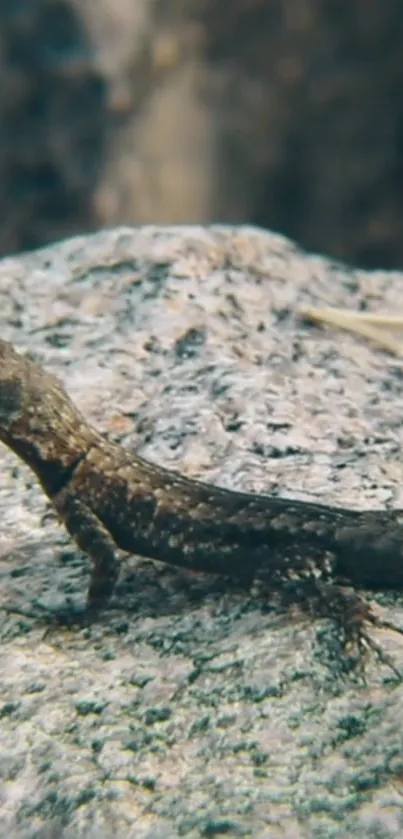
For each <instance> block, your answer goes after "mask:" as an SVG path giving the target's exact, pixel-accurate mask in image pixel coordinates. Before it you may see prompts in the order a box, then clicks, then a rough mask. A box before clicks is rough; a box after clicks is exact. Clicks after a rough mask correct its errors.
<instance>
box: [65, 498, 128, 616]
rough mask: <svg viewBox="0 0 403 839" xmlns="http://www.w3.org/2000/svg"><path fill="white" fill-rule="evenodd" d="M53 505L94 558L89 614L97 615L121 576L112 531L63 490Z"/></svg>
mask: <svg viewBox="0 0 403 839" xmlns="http://www.w3.org/2000/svg"><path fill="white" fill-rule="evenodd" d="M53 504H54V507H55V509H56V510H57V512H58V514H59V516H60V518H61V519H62V521H63V523H64V524H65V526H66V528H67V530H68V531H69V533H70V534H71V536H72V537H73V539H74V540H75V542H76V543H77V545H78V546H79V548H81V550H82V551H85V552H86V553H87V554H88V555H89V556H90V558H91V561H92V570H91V579H90V584H89V588H88V594H87V611H88V613H89V614H94V613H95V612H98V611H99V610H100V609H102V608H103V606H105V605H106V603H107V601H108V600H109V598H110V597H111V595H112V593H113V590H114V588H115V584H116V581H117V578H118V575H119V558H118V552H117V548H116V545H115V542H114V541H113V539H112V537H111V535H110V533H109V531H108V530H107V529H106V527H105V526H104V525H103V524H102V522H101V521H100V519H99V518H98V517H97V516H96V515H95V513H93V512H92V510H91V509H90V508H89V507H88V506H87V505H86V503H85V501H82V500H81V499H80V498H77V497H76V496H74V495H73V494H72V493H71V491H69V490H66V489H65V490H63V491H62V492H60V493H59V495H57V496H56V497H55V498H54V499H53Z"/></svg>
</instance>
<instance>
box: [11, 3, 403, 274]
mask: <svg viewBox="0 0 403 839" xmlns="http://www.w3.org/2000/svg"><path fill="white" fill-rule="evenodd" d="M402 43H403V6H402V4H401V3H399V2H398V0H388V2H387V3H385V2H381V0H355V2H354V3H352V2H351V0H98V2H96V3H94V2H93V0H0V61H1V85H0V209H1V224H0V251H1V253H3V254H5V253H9V252H11V251H19V250H23V249H27V248H33V247H36V246H39V245H42V244H45V243H47V242H49V241H52V240H54V239H59V238H62V237H65V236H70V235H71V234H72V233H74V232H84V231H89V230H91V229H94V228H97V227H100V226H111V225H116V224H120V223H134V224H143V223H148V222H152V223H176V222H199V221H200V222H202V223H206V222H209V221H217V220H219V221H222V222H226V221H228V222H245V221H246V222H251V223H254V224H259V225H261V226H263V227H268V228H271V229H274V230H278V231H281V232H282V233H284V234H287V235H288V236H291V237H293V238H294V239H296V240H297V241H298V242H299V243H300V244H301V245H303V246H304V247H305V248H307V249H313V250H317V251H321V252H323V253H326V254H328V255H333V256H335V257H339V258H342V259H344V260H347V261H350V262H354V263H357V264H360V265H365V266H373V267H378V266H382V267H394V266H400V267H401V266H402V264H403V235H402V233H403V222H402V218H403V189H402V181H403V95H402V90H403V60H402Z"/></svg>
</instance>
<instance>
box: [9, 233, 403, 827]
mask: <svg viewBox="0 0 403 839" xmlns="http://www.w3.org/2000/svg"><path fill="white" fill-rule="evenodd" d="M303 305H335V306H345V307H347V308H354V309H360V308H363V307H366V308H368V309H369V310H371V311H387V312H395V311H396V310H397V309H400V310H402V309H403V276H402V275H400V274H398V273H395V274H391V273H390V274H388V273H387V272H376V273H366V272H364V271H358V270H357V271H354V270H349V269H347V268H345V267H344V266H342V265H338V264H335V263H331V262H329V261H327V260H325V259H322V258H319V257H316V256H309V255H307V254H304V253H303V252H302V251H299V250H298V249H297V248H296V247H295V246H294V245H293V244H292V243H291V242H289V241H287V240H286V239H284V238H282V237H280V236H277V235H272V234H269V233H264V232H261V231H259V230H257V229H253V228H241V227H239V228H225V227H218V226H217V227H212V228H201V227H182V228H165V229H164V228H157V227H148V228H144V229H136V230H135V229H130V228H120V229H116V230H111V231H109V232H101V233H99V234H96V235H93V236H88V237H80V238H76V239H71V240H69V241H65V242H61V243H59V244H57V245H55V246H53V247H51V248H48V249H46V250H43V251H40V252H37V253H31V254H27V255H25V256H23V257H15V258H10V259H7V260H3V262H2V263H1V264H0V306H1V313H2V314H1V323H2V327H1V334H2V337H3V338H5V339H8V340H12V341H13V342H14V343H15V345H16V346H17V347H18V348H20V349H21V350H30V351H32V352H34V353H35V355H36V356H37V357H38V359H39V360H40V361H41V362H42V363H43V364H44V365H46V366H47V367H48V368H49V369H51V370H53V371H54V372H56V373H57V374H58V375H59V376H60V377H61V378H62V379H63V381H64V383H65V385H66V387H67V389H68V391H69V392H70V394H71V395H72V397H73V398H74V400H75V401H76V403H77V405H78V406H79V407H80V409H81V410H82V412H83V413H84V414H85V415H86V417H87V418H88V419H89V420H90V421H91V422H92V423H93V424H95V425H96V426H97V427H98V428H99V429H101V430H102V431H103V432H104V433H105V434H107V435H109V436H110V437H111V438H113V439H116V440H119V441H120V442H122V443H123V444H124V445H126V446H128V447H134V446H135V447H136V448H137V449H139V450H140V452H141V453H142V454H143V455H144V456H146V457H148V458H150V459H153V460H156V461H158V462H160V463H164V464H166V465H169V466H171V467H174V468H177V469H179V470H181V471H183V472H186V473H187V474H189V475H193V476H198V477H200V478H202V479H203V478H206V479H209V480H211V481H214V482H216V483H221V484H223V485H227V486H230V487H236V488H242V489H248V490H260V491H262V490H264V491H268V492H277V493H278V492H281V493H284V494H288V495H294V496H297V497H299V498H309V499H320V500H323V501H326V502H328V503H334V504H339V505H346V506H357V507H378V506H383V505H389V504H391V505H394V506H399V507H403V493H402V489H401V469H402V465H401V451H402V442H403V441H402V437H403V429H402V422H401V417H402V414H403V378H402V362H401V361H400V360H398V359H395V358H392V357H390V356H388V355H387V354H386V353H383V352H381V351H380V350H378V349H376V348H373V347H371V346H370V345H369V344H368V343H366V342H365V341H361V340H358V339H357V338H354V337H352V336H350V335H347V334H343V333H339V332H337V331H335V330H331V329H328V330H324V331H322V330H320V329H318V328H316V327H309V326H307V325H306V324H304V323H303V322H302V321H301V319H300V318H299V317H298V309H299V307H300V306H303ZM0 460H1V470H0V511H1V517H2V528H1V535H0V573H1V587H0V637H1V645H0V685H1V704H0V718H1V722H0V730H1V736H0V774H1V778H2V781H1V787H0V824H1V825H2V828H1V829H2V830H3V834H1V835H4V836H7V837H8V836H12V837H14V836H16V837H20V836H21V837H24V839H27V837H32V839H33V837H52V836H54V837H56V836H57V837H59V836H64V837H74V839H76V837H86V839H87V838H88V837H94V839H95V837H112V836H114V837H117V839H121V837H122V839H126V837H133V839H134V837H136V839H146V837H147V839H157V837H164V839H170V837H179V836H186V837H190V839H198V837H206V836H221V835H227V836H234V837H237V836H250V837H253V839H266V837H267V839H271V837H275V839H277V837H279V839H280V837H290V838H291V837H292V839H308V837H309V839H311V837H318V839H319V837H324V836H326V837H331V839H344V837H346V838H347V837H349V839H350V837H362V839H364V837H365V839H375V837H379V836H382V837H387V838H388V839H389V837H398V836H401V834H402V827H403V810H402V803H401V790H400V785H401V777H402V768H403V767H402V746H403V742H402V739H403V735H402V710H401V708H402V693H403V688H402V686H399V685H398V684H397V683H396V680H395V679H394V678H393V675H392V674H391V673H390V671H389V670H388V669H387V668H385V667H383V666H382V665H380V664H379V663H378V662H377V661H376V660H375V658H374V657H373V656H371V657H370V659H369V661H368V666H367V670H366V683H363V682H362V681H360V679H359V678H358V677H357V676H356V675H354V674H353V673H344V672H343V668H342V667H341V666H340V662H339V660H338V656H337V648H336V647H335V644H334V638H333V636H332V633H331V627H330V626H329V622H327V621H316V622H314V621H309V620H307V619H306V618H302V616H300V615H299V614H298V612H297V610H296V611H295V613H294V612H293V613H292V614H284V613H283V612H281V611H279V610H278V609H277V608H276V607H275V606H274V605H273V604H271V603H270V602H267V603H262V602H260V601H257V599H256V598H254V597H253V595H252V594H248V593H245V592H242V591H239V590H237V589H236V588H234V587H231V585H230V584H228V583H227V581H222V580H219V581H217V580H216V579H213V578H210V577H207V576H204V575H201V574H190V573H188V574H187V573H185V572H183V571H179V570H176V569H172V568H168V567H167V566H164V565H161V564H156V563H152V562H148V561H146V560H140V559H138V558H136V557H129V558H127V559H126V558H125V559H124V560H123V563H122V573H121V580H120V584H119V586H118V589H117V592H116V596H115V597H114V599H113V601H112V603H111V606H110V608H109V609H108V610H107V611H106V612H105V613H104V614H103V615H102V619H100V620H99V622H98V623H97V624H96V625H94V626H93V627H91V629H87V630H78V629H73V630H66V629H60V628H56V627H53V626H51V627H50V628H49V625H48V622H49V619H50V618H51V616H52V614H53V610H54V609H55V608H57V607H58V606H60V604H61V603H64V602H65V601H66V599H68V598H70V599H71V600H73V601H76V600H77V601H79V600H81V599H82V598H84V596H85V591H86V586H87V582H88V566H87V560H86V558H85V557H83V556H82V555H81V554H79V552H78V551H77V550H76V549H75V546H74V545H73V544H72V542H71V541H70V539H69V538H68V536H67V534H66V533H65V532H64V530H63V529H62V528H60V526H59V525H58V523H57V521H56V520H55V518H54V516H53V514H52V513H51V511H50V510H49V508H48V506H47V504H46V501H45V499H44V497H43V495H42V494H41V492H40V490H39V488H38V486H37V484H36V482H35V480H34V478H33V476H32V475H31V474H30V473H29V472H28V471H27V470H26V469H25V467H24V466H23V465H22V464H21V463H19V462H18V461H17V460H16V458H15V457H14V456H13V455H12V454H11V453H10V452H9V451H8V450H6V449H5V448H4V447H2V448H1V451H0ZM370 596H371V598H372V599H373V600H374V603H375V604H377V605H376V608H379V609H382V610H383V611H384V612H385V614H386V616H387V617H388V618H389V619H393V620H395V621H396V622H398V623H399V622H400V624H402V623H403V611H402V600H401V597H400V596H399V593H396V594H394V595H392V594H391V593H389V592H386V593H383V594H381V593H378V594H371V595H370ZM23 613H25V616H24V614H23ZM377 639H378V640H379V641H380V642H381V643H382V644H383V646H384V647H385V648H386V649H387V650H388V652H390V653H391V654H392V655H393V656H394V658H395V661H396V663H397V665H398V666H400V667H401V668H402V669H403V644H402V640H401V637H400V636H399V635H397V634H396V633H393V632H390V633H389V632H388V633H387V632H382V633H380V632H379V633H378V634H377ZM332 656H333V657H332Z"/></svg>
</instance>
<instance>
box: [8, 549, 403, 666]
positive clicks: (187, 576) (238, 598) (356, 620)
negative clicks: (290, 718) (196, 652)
mask: <svg viewBox="0 0 403 839" xmlns="http://www.w3.org/2000/svg"><path fill="white" fill-rule="evenodd" d="M49 541H52V544H47V545H45V544H44V543H41V546H40V549H39V546H38V545H36V547H35V548H33V545H32V543H31V544H30V545H27V544H24V545H23V546H20V548H19V549H17V550H15V549H14V550H13V552H12V554H11V553H9V554H8V555H7V557H6V559H7V560H8V562H7V565H8V569H9V571H8V573H9V575H10V576H11V577H12V578H13V580H17V581H20V580H21V582H22V585H21V584H20V585H19V586H17V588H15V589H14V591H13V593H11V592H9V595H10V596H7V594H6V592H5V591H4V588H3V595H2V598H1V600H2V603H1V606H0V611H1V612H3V615H5V616H12V615H14V616H17V617H19V618H20V619H23V620H22V621H21V624H22V625H21V631H22V632H23V633H24V634H26V632H27V631H28V632H29V631H31V630H37V629H38V628H40V627H41V626H42V627H43V628H44V629H45V637H46V638H47V639H48V640H50V641H52V636H53V635H54V633H56V636H57V635H58V633H59V631H63V630H66V628H68V629H69V632H70V633H71V634H72V635H73V634H74V632H77V633H78V634H81V630H82V629H83V628H85V630H86V631H87V632H90V633H92V632H97V631H99V630H100V629H101V628H102V632H103V633H105V634H106V635H116V634H119V635H122V634H128V635H130V636H132V637H133V642H136V641H137V640H138V638H139V637H142V635H143V629H142V624H143V623H145V622H147V620H149V619H151V620H152V621H153V620H155V621H157V622H158V621H160V620H161V619H164V618H168V619H171V618H173V617H174V618H175V622H174V624H171V623H169V624H166V623H165V622H164V632H165V631H166V633H167V637H166V640H167V641H168V637H170V638H171V642H172V639H173V638H174V636H175V635H177V634H178V633H179V634H181V633H182V634H183V625H184V622H186V621H187V622H188V625H191V626H192V639H193V642H194V641H197V643H198V644H200V645H202V646H203V645H208V644H209V643H210V641H211V638H212V636H213V637H214V639H215V640H218V639H219V638H221V639H224V638H229V637H230V636H231V634H232V633H234V635H236V624H237V623H238V622H239V619H240V618H241V617H244V616H245V615H248V614H250V615H252V613H254V614H255V615H256V621H257V623H256V621H255V625H256V628H257V629H258V630H265V629H268V630H270V631H278V630H280V629H282V628H284V627H286V626H289V625H290V624H292V625H293V626H294V627H295V628H296V629H297V631H300V629H301V626H302V625H303V624H305V626H306V624H307V623H308V622H309V624H310V625H313V624H314V623H315V621H317V620H318V619H320V618H321V619H323V618H326V619H328V621H327V623H326V624H324V623H323V620H322V621H321V623H320V624H319V623H317V625H316V627H314V629H313V639H315V635H316V638H317V644H316V647H317V649H316V651H312V653H311V654H312V655H315V657H316V659H320V660H321V662H322V663H325V664H326V666H327V667H329V666H330V668H331V670H332V672H333V673H334V674H335V675H336V674H337V675H343V676H344V675H346V674H351V673H353V672H356V670H357V666H358V670H359V672H360V673H361V672H362V666H361V665H362V658H363V656H362V652H363V650H362V636H361V625H362V622H363V614H362V610H361V611H360V606H361V604H362V603H364V602H365V601H362V600H361V599H360V597H359V594H358V593H357V592H356V591H355V590H354V589H346V588H345V587H343V588H342V591H343V596H342V597H338V590H339V589H340V586H338V585H332V584H330V585H329V584H326V587H324V588H323V589H322V588H320V587H319V588H318V585H317V581H316V580H313V579H311V578H307V579H305V580H297V581H287V582H285V581H284V580H282V581H279V583H278V584H276V585H274V584H272V583H270V584H268V583H267V582H265V581H261V580H260V581H259V580H257V581H254V582H253V583H251V580H234V579H233V578H227V577H223V576H218V575H217V576H216V575H212V574H205V573H201V572H200V573H199V572H193V571H187V570H183V569H180V568H176V567H174V566H168V565H165V564H164V563H159V562H153V561H150V560H143V559H129V560H127V559H125V560H124V562H123V567H122V573H121V577H120V582H119V583H118V585H117V587H116V591H115V594H114V596H113V598H112V600H111V602H110V604H109V605H108V606H107V607H106V609H104V610H103V611H102V612H101V614H99V615H95V616H94V617H92V618H91V619H88V615H87V613H86V611H85V608H84V599H83V596H82V592H83V591H85V589H86V577H87V573H88V566H87V564H86V563H85V562H83V558H82V555H81V554H80V553H78V552H77V551H71V550H69V549H67V550H62V551H61V552H60V553H59V563H58V564H56V569H55V567H54V566H55V562H54V551H55V544H54V541H53V540H49ZM33 552H34V553H36V554H37V555H39V556H40V561H39V562H38V563H35V565H33V563H32V554H33ZM50 554H52V555H53V563H52V564H53V569H54V570H53V571H52V572H50V567H51V566H50V564H49V562H48V557H49V555H50ZM2 558H3V559H4V555H3V557H2ZM16 558H17V562H16ZM10 561H11V562H12V563H13V566H14V567H11V569H10V564H9V562H10ZM128 564H129V567H128ZM130 566H131V567H130ZM66 572H67V573H66ZM4 576H5V575H4V574H3V577H4ZM55 576H56V577H59V586H58V593H57V589H55ZM7 587H8V586H7V585H6V587H5V588H6V589H7ZM346 592H351V596H350V602H351V604H352V605H351V615H347V619H346V603H348V602H349V600H348V597H347V599H346ZM396 597H398V595H397V594H394V595H393V600H394V601H396ZM28 599H29V600H30V604H28V603H27V600H28ZM18 601H19V602H18ZM401 601H402V598H400V601H399V602H401ZM338 604H340V611H339V613H338V612H337V606H338ZM357 604H358V611H357ZM402 605H403V604H402ZM259 615H260V616H261V618H259ZM264 615H266V616H268V615H269V616H270V617H269V623H267V618H266V620H265V619H264V617H263V616H264ZM364 619H365V615H364ZM148 626H149V625H148ZM349 628H350V630H349ZM15 629H16V631H17V634H18V626H16V627H15ZM146 634H147V641H148V642H149V643H151V644H154V643H155V638H157V639H159V640H157V642H156V643H161V629H155V628H154V629H150V628H148V629H147V632H146ZM56 636H55V637H56ZM363 637H364V638H365V641H366V648H368V647H371V648H372V649H373V650H374V651H375V652H376V654H377V655H378V657H379V658H381V659H382V660H383V662H384V663H387V664H388V666H390V667H392V669H393V670H394V672H395V673H396V674H397V670H396V667H395V666H394V665H393V663H392V662H391V660H389V657H388V656H387V654H386V655H384V656H382V654H381V653H382V651H381V649H380V648H379V646H378V645H377V643H376V642H374V643H373V642H371V641H369V642H368V637H369V636H367V635H366V634H365V635H364V636H363ZM314 645H315V644H314Z"/></svg>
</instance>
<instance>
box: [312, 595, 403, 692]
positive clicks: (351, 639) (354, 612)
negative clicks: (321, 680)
mask: <svg viewBox="0 0 403 839" xmlns="http://www.w3.org/2000/svg"><path fill="white" fill-rule="evenodd" d="M315 588H316V591H317V595H318V605H319V609H320V612H321V614H322V615H324V616H326V617H329V618H331V619H332V621H334V622H335V623H336V625H337V627H338V632H339V639H340V642H341V646H342V649H343V651H344V652H350V651H352V652H353V653H356V658H357V665H358V667H359V668H360V669H361V670H362V671H364V669H365V660H366V658H367V656H368V651H369V650H372V652H373V653H375V655H376V657H377V659H378V661H379V662H381V663H382V664H385V665H386V666H387V667H389V668H390V669H391V670H392V671H393V673H394V674H395V676H397V678H398V680H399V681H400V682H401V681H403V673H402V672H401V671H400V670H399V669H398V667H397V666H396V664H395V662H394V660H393V657H392V656H390V655H389V653H388V652H387V651H386V650H385V649H384V648H383V647H382V645H381V644H379V643H378V641H376V640H375V639H374V638H373V637H372V635H371V632H370V630H371V627H374V628H389V629H393V630H394V631H398V632H401V633H402V634H403V630H401V629H399V628H398V627H396V626H395V625H393V624H391V623H389V622H388V621H385V620H383V619H382V618H380V617H378V616H377V615H376V614H375V613H374V611H373V609H372V607H371V605H370V603H369V602H368V600H366V598H364V597H363V596H362V595H361V594H360V593H359V592H358V591H356V590H355V589H353V588H351V587H347V586H345V585H342V584H340V583H323V582H320V581H317V580H316V581H315Z"/></svg>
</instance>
